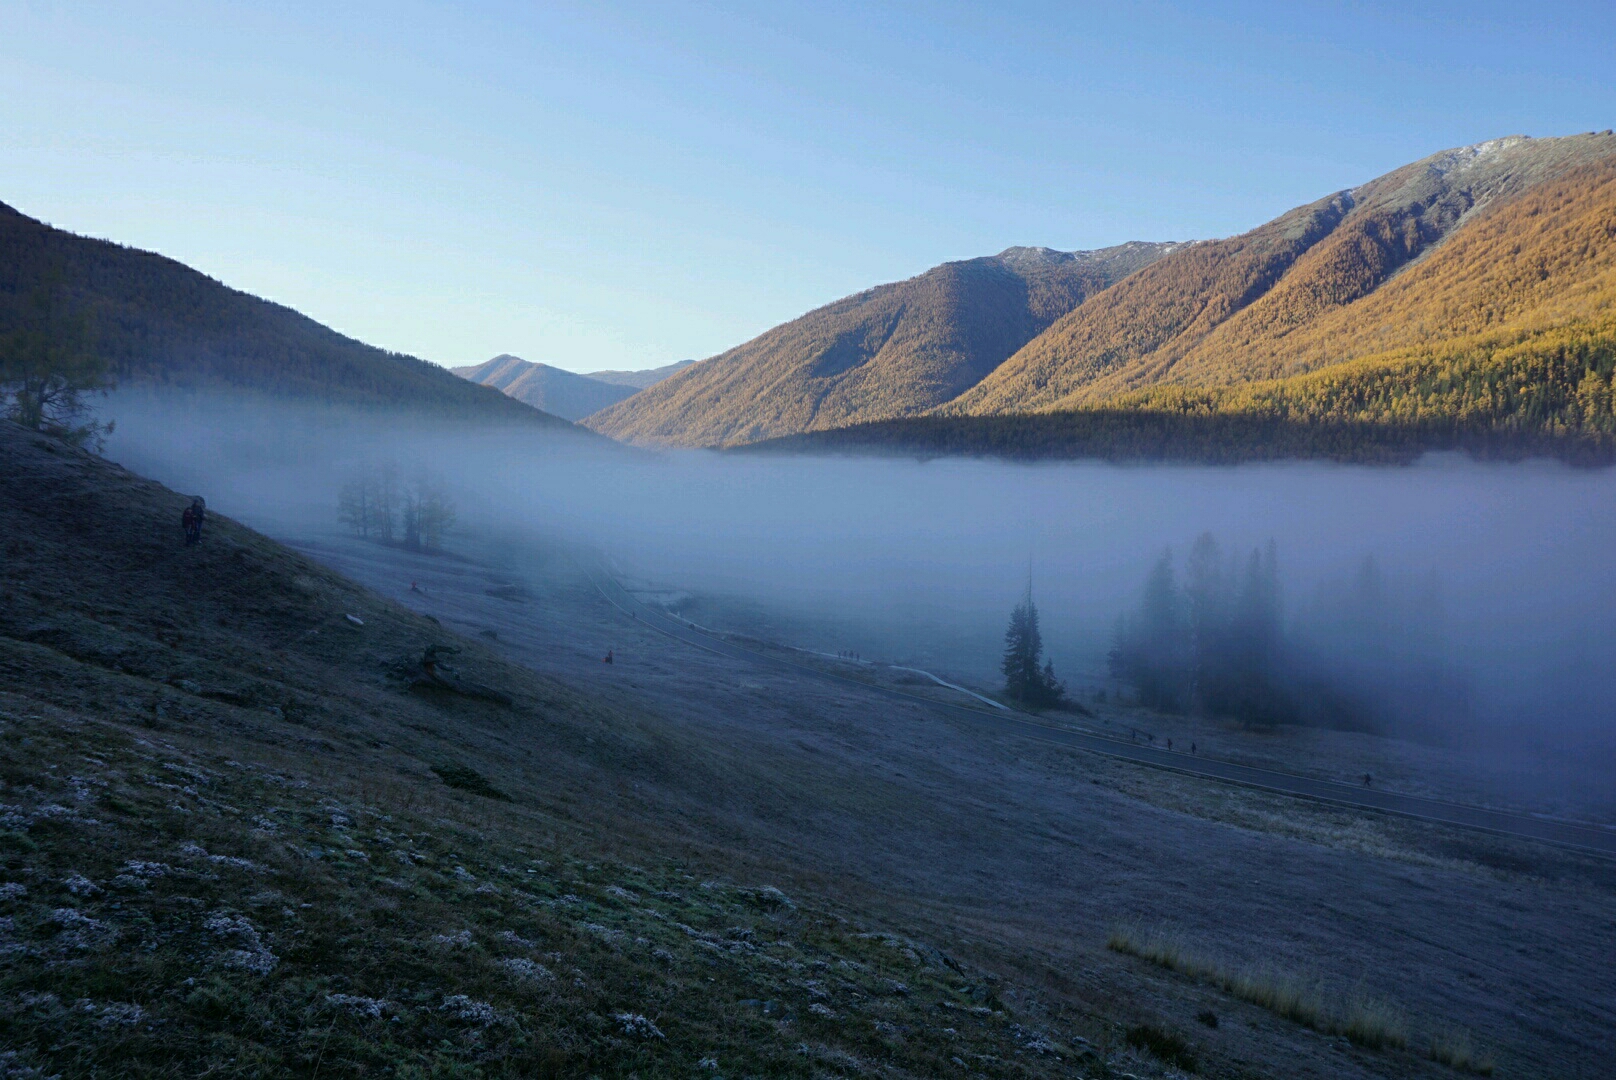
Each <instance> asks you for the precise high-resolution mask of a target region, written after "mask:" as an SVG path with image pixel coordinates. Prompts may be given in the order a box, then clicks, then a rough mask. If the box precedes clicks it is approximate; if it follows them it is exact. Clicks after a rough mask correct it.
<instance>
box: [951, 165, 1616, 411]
mask: <svg viewBox="0 0 1616 1080" xmlns="http://www.w3.org/2000/svg"><path fill="white" fill-rule="evenodd" d="M1613 168H1616V137H1612V136H1610V135H1608V134H1605V135H1581V136H1573V137H1570V138H1564V139H1537V140H1534V139H1524V138H1519V137H1517V138H1512V139H1501V140H1495V141H1494V142H1492V143H1484V144H1480V145H1478V146H1475V147H1467V148H1463V149H1460V150H1453V151H1446V152H1444V153H1442V154H1437V155H1433V156H1432V157H1430V158H1427V159H1425V160H1423V161H1419V162H1415V163H1414V164H1412V165H1409V166H1405V167H1404V168H1402V169H1399V170H1397V171H1395V172H1392V173H1390V174H1388V175H1386V176H1384V177H1381V178H1379V179H1377V180H1374V181H1371V182H1370V183H1368V184H1365V185H1363V186H1361V187H1359V188H1355V189H1353V190H1351V191H1344V192H1340V193H1338V194H1336V195H1334V196H1331V197H1329V198H1327V199H1323V200H1321V201H1319V202H1318V203H1314V204H1313V205H1311V206H1307V207H1302V208H1299V209H1297V210H1293V211H1291V212H1289V213H1288V214H1285V215H1283V216H1282V217H1280V218H1278V219H1276V220H1275V221H1273V222H1270V223H1269V224H1267V225H1264V226H1262V227H1260V228H1258V229H1256V230H1254V231H1252V232H1250V233H1247V234H1245V235H1243V236H1239V237H1235V238H1233V239H1231V240H1222V241H1215V242H1210V243H1203V244H1196V245H1193V246H1191V247H1190V248H1188V249H1186V250H1183V251H1179V252H1175V253H1173V254H1170V255H1168V256H1167V257H1165V258H1163V259H1162V260H1160V261H1159V262H1157V263H1155V264H1154V265H1152V266H1151V267H1149V268H1148V269H1147V270H1145V271H1143V272H1141V273H1139V274H1137V275H1135V276H1134V277H1132V278H1130V279H1128V280H1126V281H1124V282H1122V283H1121V284H1119V285H1118V286H1116V287H1115V288H1113V289H1110V290H1108V291H1106V292H1104V293H1101V294H1100V295H1099V296H1097V297H1094V298H1093V299H1091V300H1089V301H1088V302H1086V303H1084V304H1082V305H1080V306H1079V307H1078V308H1076V309H1075V310H1074V311H1072V312H1071V313H1070V314H1068V315H1067V316H1065V317H1064V318H1062V319H1061V320H1059V321H1058V322H1056V323H1055V324H1054V325H1052V326H1051V327H1050V328H1049V329H1048V330H1047V331H1045V332H1044V333H1043V334H1042V335H1040V336H1039V337H1038V338H1036V339H1034V340H1033V341H1031V342H1029V343H1028V344H1027V345H1026V346H1025V347H1024V348H1023V349H1021V350H1020V351H1019V352H1018V353H1017V354H1016V355H1015V356H1013V357H1011V358H1010V359H1008V360H1007V361H1006V362H1005V363H1004V364H1002V365H1001V366H1000V367H999V368H998V369H997V370H996V371H994V372H993V374H992V375H990V376H989V377H988V378H986V379H984V380H983V381H982V382H981V383H980V384H979V385H978V386H976V387H975V388H973V389H971V390H970V391H968V392H966V393H964V394H962V395H961V396H960V397H959V398H958V399H956V400H955V401H952V402H950V403H948V404H947V405H946V406H944V407H943V408H941V409H940V410H939V411H940V412H942V413H944V414H948V415H992V414H1000V413H1010V412H1041V411H1052V410H1066V409H1072V408H1076V407H1079V406H1082V405H1085V404H1095V403H1100V402H1105V401H1112V400H1114V399H1116V398H1117V396H1118V395H1120V394H1125V393H1127V392H1129V391H1131V390H1136V389H1139V388H1142V387H1146V386H1151V385H1155V384H1159V383H1164V382H1173V383H1190V384H1195V385H1215V384H1227V383H1238V382H1247V381H1252V380H1258V379H1272V378H1276V377H1279V376H1283V375H1288V374H1294V373H1297V372H1301V371H1307V370H1311V369H1314V368H1318V367H1321V366H1324V365H1326V364H1330V363H1337V362H1340V361H1342V360H1347V359H1352V358H1355V357H1362V356H1369V355H1375V354H1379V353H1383V352H1385V351H1387V350H1388V349H1391V348H1395V347H1398V346H1407V345H1416V344H1434V343H1436V342H1440V341H1446V340H1454V339H1457V338H1460V337H1463V336H1465V335H1469V334H1476V333H1481V332H1486V331H1490V330H1496V329H1499V328H1501V327H1508V326H1522V327H1538V328H1541V327H1543V326H1546V325H1553V324H1555V323H1558V322H1564V321H1566V320H1568V319H1573V318H1588V317H1596V316H1597V315H1598V314H1599V312H1601V311H1603V310H1605V308H1606V306H1607V305H1608V304H1609V300H1610V295H1611V288H1610V286H1611V278H1610V272H1609V267H1610V263H1609V249H1610V245H1611V235H1610V229H1611V220H1612V214H1613V211H1616V198H1613V196H1616V187H1613V186H1612V185H1611V183H1610V179H1611V176H1612V169H1613Z"/></svg>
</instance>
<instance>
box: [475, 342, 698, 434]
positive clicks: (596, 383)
mask: <svg viewBox="0 0 1616 1080" xmlns="http://www.w3.org/2000/svg"><path fill="white" fill-rule="evenodd" d="M694 363H695V361H694V360H681V361H679V362H678V363H677V364H668V365H666V366H665V367H659V368H647V369H645V370H643V371H591V372H589V373H587V374H583V375H580V374H578V373H577V372H573V371H563V370H562V369H561V368H557V367H551V366H550V365H549V364H535V363H533V362H532V361H530V360H523V359H522V358H521V357H520V356H511V355H510V354H509V353H502V354H500V355H499V356H496V357H494V358H493V359H492V360H489V361H487V362H485V363H481V364H477V365H475V366H473V367H457V368H450V369H449V370H450V371H453V372H454V373H455V374H456V375H459V376H460V377H461V378H462V379H469V380H471V381H472V382H474V383H481V384H482V385H484V386H492V387H493V388H494V389H496V390H498V391H500V392H501V393H503V394H507V395H509V396H510V397H513V398H515V399H516V400H518V401H524V402H526V403H527V404H529V405H531V406H533V407H534V408H535V409H543V410H544V411H545V412H547V413H551V414H553V415H555V416H560V417H563V418H565V419H567V420H582V419H583V418H584V417H586V416H588V415H589V414H591V413H595V412H599V411H600V410H602V409H605V408H608V407H610V406H612V405H616V404H617V403H618V402H619V401H622V400H623V399H624V398H629V397H633V396H634V395H635V394H637V393H639V392H640V391H641V390H643V389H645V388H646V387H648V386H654V385H656V384H657V383H659V382H661V381H662V380H663V379H666V378H667V377H668V376H670V375H674V374H676V373H678V372H681V371H683V370H684V369H685V368H687V367H689V366H690V365H691V364H694Z"/></svg>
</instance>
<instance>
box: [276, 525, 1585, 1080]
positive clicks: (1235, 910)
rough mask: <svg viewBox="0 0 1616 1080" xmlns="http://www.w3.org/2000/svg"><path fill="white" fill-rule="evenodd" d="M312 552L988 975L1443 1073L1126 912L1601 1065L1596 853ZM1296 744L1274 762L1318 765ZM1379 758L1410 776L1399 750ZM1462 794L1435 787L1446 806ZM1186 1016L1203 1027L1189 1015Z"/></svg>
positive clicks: (319, 546)
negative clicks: (965, 720)
mask: <svg viewBox="0 0 1616 1080" xmlns="http://www.w3.org/2000/svg"><path fill="white" fill-rule="evenodd" d="M305 550H306V551H307V552H308V553H310V554H311V555H313V556H315V557H316V558H318V559H320V560H321V561H324V562H326V563H327V564H328V565H331V566H333V567H335V568H337V569H339V570H341V571H342V572H343V573H345V574H348V575H350V576H352V577H354V578H355V579H357V580H359V581H361V582H364V583H365V584H367V585H369V586H371V587H372V588H374V589H376V590H377V591H378V592H380V593H382V594H383V595H385V596H389V597H392V598H394V599H396V600H398V601H400V602H402V603H405V604H407V605H409V606H411V607H413V608H414V609H416V610H418V611H420V612H422V613H424V614H429V615H432V616H434V617H435V618H438V619H440V620H442V622H443V623H444V624H445V625H446V626H449V627H452V628H454V629H457V630H459V631H460V632H462V633H465V634H468V635H473V636H475V635H478V634H482V635H483V636H484V637H492V638H493V640H494V642H495V643H496V644H497V648H499V649H500V650H501V651H502V652H503V653H504V654H505V655H506V656H508V657H510V658H511V659H513V660H516V661H518V662H519V663H522V664H525V665H527V666H530V667H532V668H533V669H535V670H537V671H540V672H543V673H545V674H546V675H549V676H553V677H554V678H556V679H558V680H560V681H561V682H563V683H564V684H566V685H568V686H571V687H574V688H576V689H577V690H578V691H579V692H582V693H584V694H587V695H589V696H590V697H592V698H595V699H597V700H599V701H601V702H603V703H606V704H608V705H609V706H610V707H612V708H615V709H621V710H632V711H639V712H643V713H646V714H648V715H652V716H655V717H656V718H658V720H659V721H660V722H662V723H666V724H667V725H670V727H672V728H674V729H677V730H679V731H681V732H683V733H685V734H687V735H689V736H691V737H693V738H694V739H695V740H696V742H697V743H699V744H700V745H703V746H708V747H711V748H712V750H711V752H712V754H713V759H714V760H713V768H714V775H716V776H720V777H723V778H724V779H723V781H722V782H721V783H719V784H718V785H717V786H714V787H711V788H709V789H704V790H701V791H686V792H684V793H682V794H681V796H680V798H681V800H682V805H681V812H682V813H683V814H684V815H685V816H686V818H687V821H688V822H689V823H690V825H691V827H692V828H694V829H697V830H698V831H701V832H703V833H706V834H709V835H711V836H714V837H716V838H720V841H721V842H724V843H728V844H732V845H735V846H736V847H738V848H741V849H744V850H746V851H749V852H751V853H754V854H755V855H756V856H757V857H758V858H760V859H763V860H766V861H768V862H770V863H774V864H777V865H781V866H789V867H793V868H794V869H795V872H796V873H798V874H800V875H803V876H804V880H812V881H814V882H816V883H817V885H818V887H822V888H825V889H829V890H831V891H833V892H834V893H836V894H838V895H839V896H840V897H841V898H842V899H843V900H844V901H845V902H847V903H849V904H853V905H856V906H858V907H859V908H861V909H863V910H869V911H874V912H879V913H880V914H881V915H882V916H883V917H885V918H888V919H891V920H892V921H894V922H895V923H902V924H903V925H911V926H919V927H925V928H926V929H927V932H929V933H930V934H932V935H934V937H935V939H936V940H938V941H939V942H947V943H948V945H949V947H952V948H956V949H958V950H960V951H961V952H962V953H964V954H967V955H971V956H973V957H974V958H976V959H977V960H978V962H981V963H983V964H984V965H989V966H992V967H996V968H998V969H1000V970H1004V971H1006V972H1011V971H1015V970H1017V969H1018V968H1019V969H1023V970H1025V971H1027V972H1032V971H1043V972H1054V973H1058V974H1056V975H1053V976H1050V975H1045V976H1042V977H1043V978H1045V979H1050V980H1052V985H1051V989H1052V990H1053V991H1054V992H1056V993H1058V994H1060V995H1061V996H1063V997H1066V998H1067V999H1069V1000H1071V1001H1073V1002H1074V1003H1086V1006H1087V1007H1088V1008H1090V1009H1093V1010H1095V1011H1100V1009H1101V1008H1102V1003H1103V1007H1104V1008H1108V1009H1116V1008H1121V1009H1123V1010H1128V1011H1135V1012H1137V1014H1138V1015H1140V1016H1149V1017H1155V1018H1157V1019H1158V1020H1159V1022H1160V1023H1162V1024H1164V1025H1166V1026H1167V1027H1168V1028H1171V1029H1172V1030H1175V1031H1180V1032H1184V1033H1186V1034H1187V1035H1188V1036H1190V1037H1192V1038H1193V1040H1194V1041H1195V1043H1196V1044H1197V1045H1199V1046H1202V1047H1204V1048H1205V1051H1206V1052H1208V1053H1211V1054H1215V1055H1217V1056H1218V1057H1219V1058H1227V1059H1229V1060H1237V1061H1245V1062H1248V1063H1249V1066H1250V1067H1253V1068H1256V1069H1258V1070H1259V1071H1262V1072H1266V1073H1271V1074H1273V1075H1277V1076H1288V1077H1292V1076H1294V1077H1300V1076H1320V1077H1323V1076H1331V1077H1335V1076H1349V1077H1350V1076H1409V1075H1422V1074H1425V1073H1429V1074H1431V1075H1443V1074H1450V1075H1451V1072H1450V1071H1449V1070H1446V1069H1445V1068H1443V1067H1440V1066H1437V1065H1435V1064H1432V1063H1430V1062H1428V1061H1422V1060H1421V1059H1420V1058H1419V1056H1418V1055H1416V1054H1413V1053H1406V1052H1394V1051H1374V1050H1367V1049H1363V1048H1360V1047H1357V1046H1354V1045H1353V1044H1352V1043H1350V1042H1349V1041H1348V1040H1346V1039H1343V1038H1340V1037H1328V1036H1325V1035H1321V1034H1319V1033H1317V1032H1315V1031H1313V1030H1310V1029H1309V1028H1306V1027H1303V1026H1299V1025H1297V1024H1294V1023H1292V1022H1290V1021H1287V1020H1283V1019H1280V1018H1279V1017H1276V1016H1275V1015H1273V1014H1272V1013H1270V1012H1267V1011H1264V1010H1262V1009H1259V1008H1257V1007H1255V1006H1252V1005H1248V1004H1244V1003H1242V1002H1239V1001H1236V1000H1233V999H1232V998H1230V997H1229V996H1227V995H1226V994H1225V993H1223V992H1222V991H1220V990H1217V989H1215V988H1214V987H1212V986H1210V985H1206V984H1205V983H1204V982H1196V981H1193V980H1191V979H1188V978H1185V977H1183V976H1181V975H1177V974H1171V973H1169V972H1167V971H1164V970H1161V969H1160V968H1157V967H1153V966H1151V965H1150V964H1148V963H1146V962H1145V961H1141V960H1137V959H1134V958H1131V957H1127V956H1121V955H1118V954H1116V953H1114V952H1110V951H1108V950H1107V949H1106V948H1105V944H1106V940H1107V937H1108V934H1109V933H1110V932H1111V931H1112V930H1113V929H1115V928H1116V927H1118V926H1121V925H1127V926H1134V927H1145V928H1155V929H1161V930H1164V931H1166V932H1167V933H1169V934H1171V935H1172V936H1174V937H1176V938H1179V939H1181V940H1183V941H1186V942H1189V943H1191V944H1192V945H1193V947H1194V948H1196V949H1197V950H1200V951H1202V952H1204V953H1206V954H1208V955H1211V956H1215V957H1219V958H1222V961H1223V962H1224V963H1226V964H1227V965H1229V966H1232V967H1243V968H1251V969H1269V970H1272V971H1276V972H1290V973H1296V974H1298V975H1299V976H1304V977H1306V978H1308V979H1313V980H1318V981H1320V982H1322V983H1324V984H1325V985H1326V986H1327V987H1330V988H1333V990H1334V991H1335V992H1336V993H1339V994H1341V995H1344V996H1350V995H1351V994H1353V993H1357V994H1360V995H1369V996H1373V997H1375V998H1380V999H1384V1000H1387V1001H1390V1002H1393V1003H1395V1005H1396V1007H1397V1008H1398V1009H1400V1010H1401V1011H1402V1012H1403V1013H1404V1015H1405V1016H1406V1018H1407V1022H1408V1026H1409V1027H1410V1029H1411V1031H1412V1033H1413V1039H1412V1045H1413V1046H1414V1047H1415V1049H1419V1048H1420V1047H1422V1046H1424V1045H1425V1043H1426V1042H1427V1041H1429V1040H1430V1039H1431V1038H1432V1037H1433V1036H1434V1035H1437V1034H1440V1033H1443V1032H1451V1031H1454V1030H1457V1029H1467V1030H1468V1031H1469V1032H1471V1033H1473V1035H1474V1038H1475V1041H1476V1042H1477V1043H1478V1044H1479V1045H1480V1046H1482V1047H1483V1048H1485V1051H1486V1052H1487V1053H1488V1054H1489V1055H1490V1056H1492V1057H1493V1058H1494V1059H1496V1062H1497V1066H1498V1070H1499V1073H1500V1074H1501V1075H1507V1076H1535V1075H1541V1076H1558V1077H1575V1076H1588V1077H1593V1076H1600V1075H1604V1074H1605V1073H1606V1071H1607V1069H1608V1065H1609V1062H1610V1060H1611V1058H1612V1055H1613V1054H1616V973H1613V972H1612V971H1611V969H1610V968H1609V966H1608V965H1605V964H1603V963H1602V962H1601V960H1600V958H1602V957H1606V956H1610V955H1616V867H1613V866H1612V865H1611V864H1610V863H1609V862H1607V861H1604V860H1600V859H1598V858H1594V857H1590V856H1583V855H1580V854H1577V853H1574V852H1567V851H1562V850H1557V849H1553V848H1548V847H1544V846H1540V845H1534V844H1531V843H1527V842H1522V841H1513V840H1507V839H1501V838H1495V837H1491V836H1487V835H1485V834H1480V833H1472V832H1464V831H1460V830H1454V829H1449V828H1445V827H1440V826H1432V825H1423V824H1419V823H1414V822H1406V821H1400V820H1396V819H1389V818H1383V817H1379V816H1376V815H1372V814H1365V813H1360V812H1355V811H1349V810H1344V809H1338V808H1332V807H1329V806H1323V805H1318V804H1313V803H1308V802H1305V801H1302V800H1296V799H1290V798H1286V797H1282V796H1277V795H1271V794H1266V793H1262V792H1257V791H1251V790H1246V789H1239V788H1230V787H1224V786H1221V785H1217V784H1212V783H1207V782H1204V781H1199V780H1194V779H1191V778H1186V777H1181V776H1177V775H1174V774H1172V773H1166V772H1161V771H1157V770H1152V769H1148V768H1143V767H1139V766H1136V765H1132V764H1129V763H1126V762H1119V761H1115V760H1107V759H1103V758H1098V757H1095V756H1093V755H1087V754H1083V753H1080V752H1074V751H1072V750H1068V749H1063V748H1060V747H1051V746H1042V745H1037V744H1032V743H1028V742H1025V741H1017V740H997V739H992V738H984V737H983V736H982V734H981V732H980V731H979V730H977V729H976V728H974V727H972V726H968V725H964V724H961V723H958V722H956V721H953V720H950V719H949V718H948V717H947V715H946V714H944V713H940V712H937V711H935V710H929V709H928V708H927V707H925V706H924V705H921V704H918V703H898V702H894V701H891V700H886V699H882V698H880V697H878V696H876V695H873V694H869V693H866V692H861V691H860V690H859V689H858V688H856V687H847V686H836V685H832V684H827V683H824V682H821V681H818V680H814V679H808V678H803V677H801V676H793V675H792V674H791V673H789V672H785V671H781V670H776V669H771V668H764V667H756V668H750V669H749V668H746V667H745V666H742V665H738V664H736V663H735V662H733V661H732V660H729V659H728V658H724V657H718V656H714V655H712V654H709V653H706V652H703V651H702V650H700V649H696V648H692V647H691V646H689V645H687V644H684V643H681V642H677V641H674V640H671V639H669V638H667V637H665V636H663V635H661V634H658V633H656V632H654V631H652V630H651V629H649V628H648V627H646V626H644V625H643V624H640V623H638V622H637V621H635V620H633V619H631V618H629V617H628V616H626V615H624V614H623V613H622V612H620V611H618V610H616V609H614V608H612V607H610V606H609V605H607V604H606V603H604V602H603V600H602V598H601V597H600V595H599V594H598V593H597V592H596V591H595V590H594V589H593V588H592V587H591V585H590V583H589V581H588V580H587V578H586V577H585V576H584V575H582V574H581V573H580V572H579V570H578V569H577V566H576V565H575V564H574V563H572V562H571V560H570V559H569V558H568V557H567V555H566V553H565V552H562V551H559V550H552V551H548V552H526V551H524V552H516V551H507V552H505V553H503V555H502V556H501V557H498V558H494V557H490V559H489V561H488V563H487V564H486V565H485V564H479V563H473V562H463V561H455V560H451V559H444V558H438V559H433V558H427V557H420V556H409V555H405V554H403V553H400V552H397V551H393V550H389V549H384V548H378V547H374V546H367V545H361V544H358V543H354V542H350V541H346V540H342V539H337V538H334V537H333V538H323V539H321V540H320V541H318V542H317V543H309V544H306V545H305ZM412 582H414V583H415V586H416V590H419V591H416V590H412V589H411V583H412ZM608 650H611V652H612V654H613V659H614V662H613V663H612V664H610V665H607V664H604V663H602V662H601V661H602V657H603V656H604V655H605V654H606V653H607V651H608ZM1107 719H1110V720H1112V722H1113V723H1119V722H1125V721H1126V717H1125V716H1124V715H1123V714H1120V713H1119V714H1115V715H1112V716H1110V717H1107ZM1136 719H1137V718H1136ZM1212 734H1213V733H1210V732H1208V733H1206V734H1205V735H1203V736H1201V737H1208V736H1210V735H1212ZM1218 738H1219V739H1222V741H1223V742H1227V739H1226V738H1224V737H1218ZM1214 741H1216V740H1214V739H1213V738H1209V743H1210V742H1214ZM1218 750H1219V752H1234V751H1236V750H1238V748H1237V747H1233V746H1232V745H1219V746H1218ZM1248 752H1249V751H1248ZM1309 753H1310V754H1311V755H1312V757H1311V758H1308V756H1307V755H1303V758H1302V760H1300V761H1298V762H1293V763H1291V764H1292V765H1293V767H1295V768H1299V769H1303V770H1305V769H1307V768H1310V767H1323V764H1324V761H1325V758H1324V757H1323V756H1322V754H1321V753H1320V748H1319V747H1317V746H1315V747H1313V748H1312V750H1311V751H1309ZM1264 755H1266V759H1267V760H1270V761H1271V760H1272V756H1273V751H1272V750H1271V749H1270V750H1266V751H1263V752H1262V755H1259V756H1264ZM1351 767H1352V769H1353V770H1356V769H1357V768H1358V764H1357V763H1356V762H1354V763H1353V764H1352V766H1351ZM1375 768H1376V770H1377V772H1379V773H1382V774H1383V775H1385V776H1386V777H1387V779H1388V781H1389V782H1406V781H1409V780H1411V779H1414V778H1415V777H1416V776H1417V770H1416V769H1414V768H1413V767H1412V766H1410V765H1409V764H1407V763H1406V762H1400V760H1398V759H1397V758H1396V755H1387V754H1385V753H1382V755H1381V760H1380V761H1379V763H1377V765H1376V766H1375ZM1400 768H1401V769H1402V770H1403V773H1402V774H1401V775H1400V774H1399V769H1400ZM1455 783H1457V781H1452V780H1440V781H1438V782H1437V783H1436V785H1435V787H1436V789H1437V790H1436V791H1435V792H1434V793H1437V794H1443V795H1463V794H1466V792H1464V791H1456V790H1454V789H1453V785H1454V784H1455ZM1207 1011H1211V1012H1213V1013H1215V1014H1216V1015H1218V1016H1220V1017H1221V1018H1222V1022H1221V1023H1220V1024H1219V1026H1218V1027H1217V1028H1216V1029H1211V1028H1208V1027H1206V1026H1205V1025H1204V1024H1201V1023H1198V1022H1197V1020H1196V1016H1197V1014H1199V1013H1203V1012H1207Z"/></svg>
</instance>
